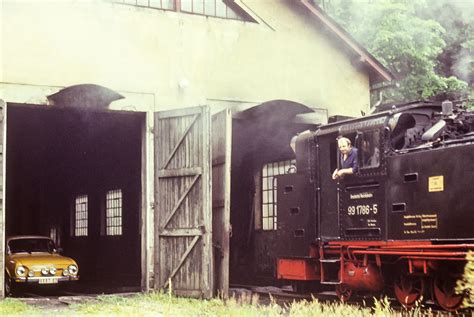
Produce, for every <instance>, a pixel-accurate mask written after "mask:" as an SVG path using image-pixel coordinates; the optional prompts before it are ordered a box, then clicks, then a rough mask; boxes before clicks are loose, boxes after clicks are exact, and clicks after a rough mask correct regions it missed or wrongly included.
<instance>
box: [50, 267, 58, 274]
mask: <svg viewBox="0 0 474 317" xmlns="http://www.w3.org/2000/svg"><path fill="white" fill-rule="evenodd" d="M49 273H51V275H55V274H56V268H55V267H52V268H50V269H49Z"/></svg>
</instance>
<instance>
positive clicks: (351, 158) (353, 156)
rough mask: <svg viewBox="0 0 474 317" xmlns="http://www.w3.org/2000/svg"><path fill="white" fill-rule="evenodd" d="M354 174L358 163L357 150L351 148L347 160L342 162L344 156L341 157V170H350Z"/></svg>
mask: <svg viewBox="0 0 474 317" xmlns="http://www.w3.org/2000/svg"><path fill="white" fill-rule="evenodd" d="M351 167H352V171H353V172H354V173H355V172H357V170H358V169H359V162H358V161H357V149H356V148H355V147H353V148H351V150H350V152H349V154H348V155H347V159H346V160H345V161H344V156H343V155H341V169H342V168H351Z"/></svg>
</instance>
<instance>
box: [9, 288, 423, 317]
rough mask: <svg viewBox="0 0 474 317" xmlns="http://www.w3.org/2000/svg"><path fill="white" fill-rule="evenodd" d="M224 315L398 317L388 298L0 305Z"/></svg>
mask: <svg viewBox="0 0 474 317" xmlns="http://www.w3.org/2000/svg"><path fill="white" fill-rule="evenodd" d="M52 315H55V316H58V315H59V316H92V315H94V316H199V317H206V316H226V317H247V316H249V317H253V316H255V317H257V316H258V317H260V316H263V317H273V316H288V317H300V316H301V317H303V316H304V317H312V316H325V317H326V316H327V317H332V316H334V317H336V316H338V317H339V316H341V317H344V316H350V317H359V316H360V317H365V316H377V317H378V316H381V317H383V316H401V315H402V313H401V312H396V311H394V310H393V309H392V308H391V307H390V304H389V302H388V300H387V299H384V300H380V301H379V300H376V301H375V303H374V305H373V307H358V306H352V305H346V304H342V303H336V302H333V303H325V302H320V301H318V300H316V299H313V300H311V301H294V302H292V303H290V304H285V305H283V306H282V305H278V304H277V303H276V302H275V301H274V300H273V299H271V301H270V303H269V304H268V305H261V304H258V296H257V297H256V296H252V297H251V298H247V299H244V300H242V299H240V298H239V299H236V298H231V299H228V300H225V301H224V300H220V299H211V300H198V299H189V298H179V297H175V296H173V295H170V294H166V293H162V292H151V293H147V294H137V295H133V296H129V297H122V296H118V295H103V296H99V297H98V298H96V299H94V300H89V301H87V302H84V303H79V304H73V305H70V306H68V307H65V308H61V309H60V310H58V309H57V308H56V309H53V308H51V307H48V308H43V309H40V308H36V307H33V306H30V305H28V304H24V303H22V302H21V301H20V300H18V299H10V298H7V299H5V300H4V301H1V302H0V316H52ZM422 315H424V314H421V310H419V309H414V310H412V311H405V312H403V316H422Z"/></svg>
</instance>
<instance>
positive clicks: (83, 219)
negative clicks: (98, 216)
mask: <svg viewBox="0 0 474 317" xmlns="http://www.w3.org/2000/svg"><path fill="white" fill-rule="evenodd" d="M80 198H85V210H78V206H84V201H79V204H78V200H79V199H80ZM73 206H74V207H73V217H72V230H71V235H72V236H73V237H77V238H80V237H88V236H89V195H87V194H79V195H76V196H75V197H74V201H73ZM78 213H81V214H82V215H85V217H81V218H78ZM78 221H81V223H82V224H85V226H81V227H78V226H77V225H78ZM84 229H85V231H84ZM78 230H79V231H78ZM78 233H79V234H78Z"/></svg>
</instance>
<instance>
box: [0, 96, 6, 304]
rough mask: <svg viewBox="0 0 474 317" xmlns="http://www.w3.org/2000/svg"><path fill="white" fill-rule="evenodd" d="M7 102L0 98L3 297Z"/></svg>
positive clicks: (1, 291)
mask: <svg viewBox="0 0 474 317" xmlns="http://www.w3.org/2000/svg"><path fill="white" fill-rule="evenodd" d="M6 122H7V104H6V103H5V101H3V100H2V99H0V298H4V297H5V274H3V272H5V259H4V256H5V192H6V191H5V189H6V188H5V180H6V177H5V171H6V169H5V163H6V151H5V149H6Z"/></svg>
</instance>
